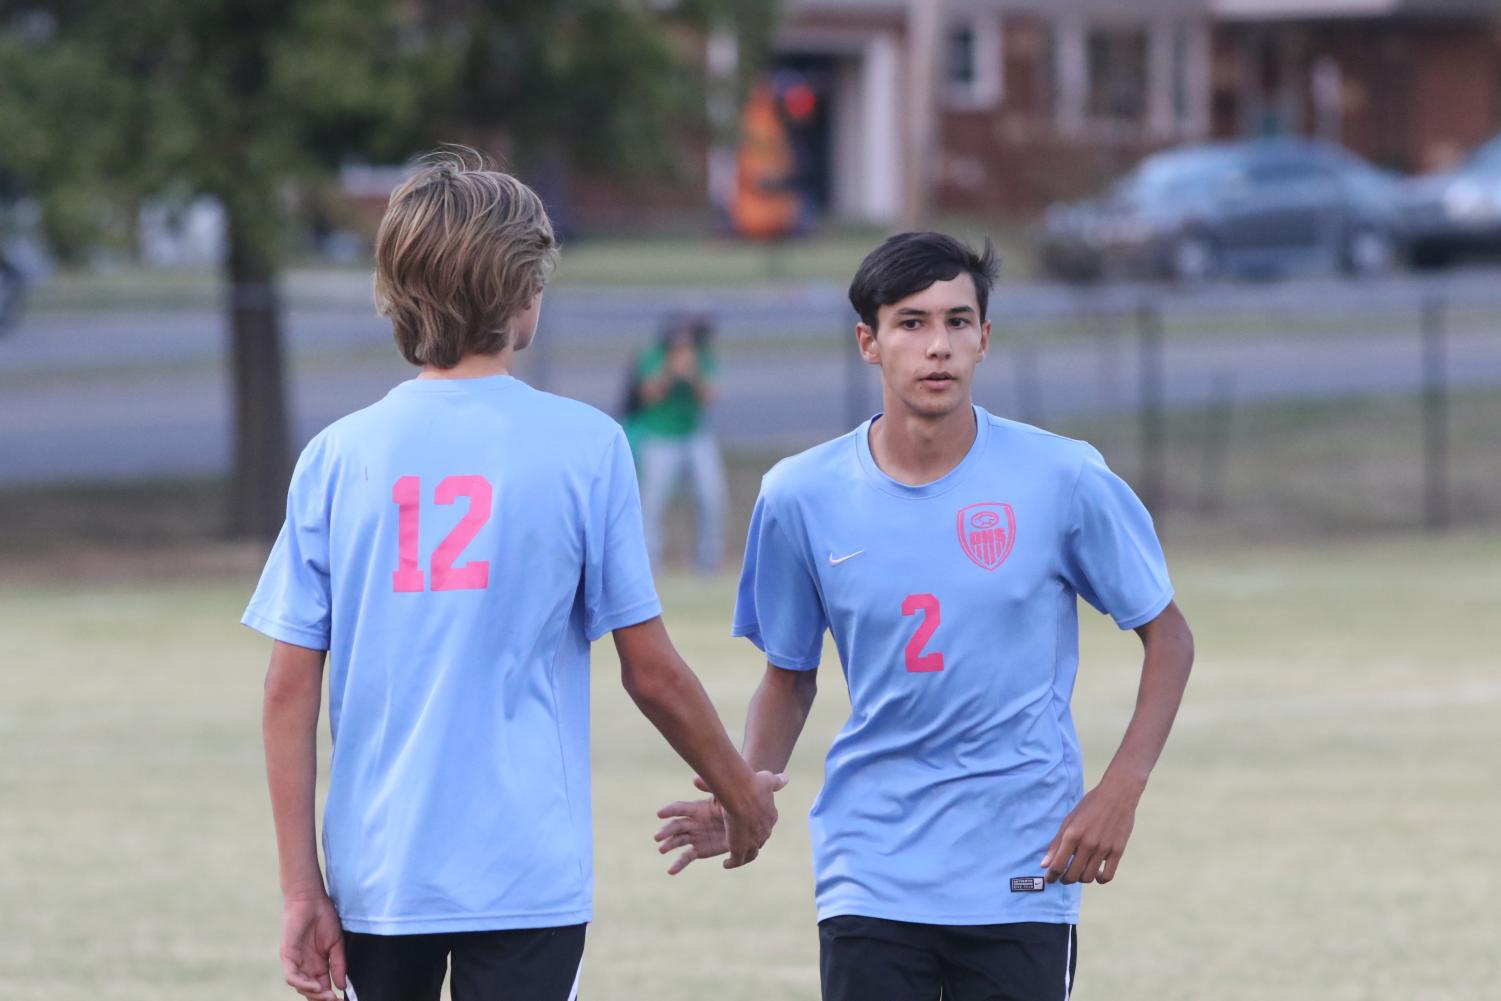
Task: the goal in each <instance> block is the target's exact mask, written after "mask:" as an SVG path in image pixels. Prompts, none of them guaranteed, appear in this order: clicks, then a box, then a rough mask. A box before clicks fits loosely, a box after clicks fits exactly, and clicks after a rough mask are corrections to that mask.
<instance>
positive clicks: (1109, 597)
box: [1063, 448, 1173, 629]
mask: <svg viewBox="0 0 1501 1001" xmlns="http://www.w3.org/2000/svg"><path fill="white" fill-rule="evenodd" d="M1065 532H1066V534H1065V538H1064V544H1063V577H1064V579H1065V580H1067V581H1068V583H1069V584H1070V585H1071V586H1072V587H1073V589H1074V590H1075V591H1077V592H1078V594H1079V595H1080V597H1082V598H1083V599H1084V600H1085V601H1087V602H1089V603H1090V604H1091V605H1093V606H1094V607H1095V608H1096V609H1098V610H1099V611H1101V612H1104V613H1106V614H1108V615H1109V616H1110V617H1111V618H1113V619H1114V620H1115V622H1116V625H1118V626H1120V628H1122V629H1135V628H1136V627H1137V626H1141V625H1145V624H1146V623H1148V622H1151V621H1152V620H1153V619H1155V618H1156V617H1157V616H1158V615H1160V614H1161V613H1162V610H1163V609H1164V608H1166V607H1167V606H1168V603H1169V602H1171V601H1172V600H1173V587H1172V583H1171V581H1169V579H1168V573H1167V560H1166V559H1165V558H1164V557H1163V555H1162V544H1161V543H1160V542H1159V541H1158V540H1157V532H1156V530H1155V529H1154V528H1153V526H1152V516H1151V515H1150V514H1149V513H1148V512H1147V509H1146V507H1145V506H1144V505H1143V504H1142V502H1141V501H1140V499H1138V498H1137V496H1136V494H1134V493H1133V492H1132V491H1131V488H1130V487H1129V486H1128V485H1127V484H1126V482H1125V481H1124V480H1122V479H1121V478H1120V477H1119V476H1117V475H1115V473H1113V472H1111V471H1110V467H1109V466H1107V465H1106V464H1105V460H1104V458H1102V457H1101V456H1100V453H1099V452H1097V451H1095V450H1094V449H1093V448H1090V449H1089V450H1088V454H1087V455H1086V456H1085V458H1084V462H1083V465H1082V468H1081V469H1080V471H1079V478H1078V481H1077V483H1076V485H1075V487H1074V494H1073V499H1072V501H1071V502H1070V505H1069V520H1068V524H1067V527H1066V529H1065Z"/></svg>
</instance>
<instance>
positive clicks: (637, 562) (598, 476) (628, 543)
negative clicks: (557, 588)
mask: <svg viewBox="0 0 1501 1001" xmlns="http://www.w3.org/2000/svg"><path fill="white" fill-rule="evenodd" d="M586 517H587V519H588V520H587V523H586V525H585V528H584V633H585V635H586V636H588V638H589V641H590V642H591V643H592V642H593V641H595V640H597V639H599V638H600V637H601V636H603V635H604V634H605V633H608V632H610V631H612V630H615V629H621V628H623V627H625V626H634V625H636V624H638V623H641V622H645V621H647V620H648V619H654V618H656V617H657V616H659V615H661V614H662V603H661V602H660V601H659V600H658V599H657V589H656V585H655V584H653V583H652V576H651V561H650V560H649V559H648V558H647V555H646V537H645V534H644V533H643V531H642V527H641V496H640V494H639V492H638V491H637V488H636V465H635V462H634V461H633V460H632V458H631V449H630V446H629V445H627V444H626V440H625V433H624V432H623V431H621V430H620V429H619V428H616V429H615V434H614V437H613V438H612V439H611V441H610V445H609V449H608V451H607V453H606V455H605V457H604V461H603V462H602V463H601V465H600V468H599V469H598V471H597V472H596V473H595V476H594V480H593V482H592V483H591V484H590V487H589V511H588V514H587V516H586Z"/></svg>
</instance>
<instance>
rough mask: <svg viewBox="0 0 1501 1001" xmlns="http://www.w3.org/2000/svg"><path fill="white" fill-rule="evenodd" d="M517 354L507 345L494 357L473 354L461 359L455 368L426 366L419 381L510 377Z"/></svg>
mask: <svg viewBox="0 0 1501 1001" xmlns="http://www.w3.org/2000/svg"><path fill="white" fill-rule="evenodd" d="M515 355H516V352H515V350H514V349H513V348H512V347H511V346H510V345H506V346H505V347H504V348H502V349H501V350H500V351H498V352H496V353H495V354H493V355H479V354H471V355H465V356H464V357H462V358H460V359H459V363H458V364H457V365H455V366H454V367H453V368H438V367H437V366H436V365H424V366H422V371H421V372H420V373H418V375H417V378H419V379H483V378H485V377H487V376H492V375H510V374H511V362H512V360H513V359H514V358H515Z"/></svg>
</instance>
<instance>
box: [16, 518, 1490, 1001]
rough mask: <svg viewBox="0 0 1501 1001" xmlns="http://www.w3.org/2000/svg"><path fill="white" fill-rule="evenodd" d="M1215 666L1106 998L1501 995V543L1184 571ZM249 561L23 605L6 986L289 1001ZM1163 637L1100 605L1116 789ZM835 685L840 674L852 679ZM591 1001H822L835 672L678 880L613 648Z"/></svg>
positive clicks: (1094, 701) (1094, 909)
mask: <svg viewBox="0 0 1501 1001" xmlns="http://www.w3.org/2000/svg"><path fill="white" fill-rule="evenodd" d="M1170 555H1171V556H1172V558H1173V561H1174V565H1175V575H1176V579H1177V584H1178V588H1179V597H1180V602H1181V604H1182V605H1183V607H1184V609H1185V610H1186V612H1187V613H1188V615H1189V616H1190V619H1191V621H1192V622H1193V624H1194V626H1195V630H1196V633H1197V637H1198V645H1199V660H1198V665H1197V668H1196V672H1195V677H1194V681H1193V683H1192V684H1191V686H1190V691H1189V699H1188V703H1187V706H1186V708H1185V710H1184V714H1183V716H1182V718H1181V721H1180V723H1179V725H1178V729H1177V732H1176V733H1175V734H1174V738H1173V741H1172V743H1171V744H1170V745H1169V748H1168V753H1167V755H1166V758H1165V760H1164V762H1163V764H1162V765H1161V766H1160V768H1159V769H1158V773H1157V775H1156V777H1155V778H1154V780H1153V784H1152V787H1151V788H1150V790H1149V791H1148V794H1147V797H1146V799H1145V801H1144V804H1143V808H1142V810H1141V813H1140V815H1139V816H1138V823H1137V829H1136V835H1135V838H1134V840H1133V843H1132V848H1131V851H1130V853H1129V855H1128V857H1127V859H1126V861H1125V863H1124V864H1123V866H1122V870H1121V877H1120V878H1119V879H1118V880H1117V881H1116V882H1115V883H1114V884H1113V885H1111V886H1110V887H1108V888H1091V889H1089V890H1088V891H1087V892H1086V894H1085V904H1084V920H1083V925H1082V928H1081V935H1080V943H1081V953H1080V965H1079V976H1078V989H1077V991H1076V993H1075V997H1076V998H1078V999H1081V1001H1176V999H1182V1001H1253V999H1254V1001H1262V999H1266V998H1279V999H1291V1001H1302V999H1308V1001H1314V999H1317V1001H1345V999H1349V1001H1354V999H1366V998H1369V999H1378V998H1379V999H1383V1001H1386V999H1403V1001H1443V999H1453V1001H1473V999H1481V998H1494V997H1498V996H1501V950H1498V949H1497V948H1496V943H1497V942H1498V941H1501V916H1498V909H1497V907H1496V903H1495V901H1496V900H1497V898H1498V896H1501V864H1498V862H1497V857H1496V852H1495V837H1496V831H1497V830H1501V783H1498V781H1497V776H1496V769H1497V766H1498V764H1501V654H1498V650H1501V620H1498V617H1497V616H1496V615H1495V601H1496V595H1497V594H1498V593H1501V536H1498V535H1497V534H1496V533H1494V532H1487V533H1480V532H1471V533H1468V534H1463V535H1459V536H1455V537H1450V538H1447V539H1444V540H1442V541H1434V540H1431V539H1427V538H1419V537H1416V536H1412V537H1401V538H1392V539H1388V540H1386V541H1381V542H1364V543H1341V544H1322V545H1307V546H1302V547H1299V548H1276V547H1267V546H1260V547H1255V548H1251V547H1246V548H1228V549H1227V548H1192V549H1189V550H1186V551H1174V552H1172V553H1171V554H1170ZM250 562H252V561H250V560H247V559H245V558H243V557H229V558H226V561H225V563H226V565H225V566H219V565H218V564H216V563H215V562H214V561H213V560H208V561H203V562H202V563H201V564H200V565H199V566H198V570H197V575H196V576H194V577H193V578H191V579H173V578H172V577H171V576H170V575H169V576H168V577H166V578H164V579H161V580H157V581H155V582H152V583H142V582H137V583H117V584H91V585H88V586H71V587H65V586H63V585H62V584H60V583H50V584H49V583H42V584H40V585H36V584H30V583H28V582H27V581H25V580H24V579H17V578H16V577H14V576H11V577H8V578H6V583H4V584H3V585H0V637H3V638H4V648H5V651H6V659H5V669H4V680H5V687H4V695H3V698H0V749H3V753H0V993H3V996H4V997H6V998H7V999H16V1001H24V999H42V998H46V999H49V1001H72V999H84V998H88V999H94V998H100V997H108V998H111V999H119V1001H134V999H146V998H151V999H160V1001H174V999H184V1001H186V999H199V998H209V997H212V998H216V999H221V1001H240V999H253V998H275V997H291V996H292V994H291V992H290V990H289V989H287V988H285V987H282V986H280V982H279V976H278V972H277V963H276V960H275V942H276V930H277V924H276V922H277V916H278V909H277V899H276V895H275V868H274V858H273V854H272V842H271V837H270V824H269V819H268V811H267V807H266V802H265V794H264V791H263V788H262V778H261V764H260V749H259V742H258V732H257V730H258V711H259V694H260V691H259V688H260V679H261V672H262V670H263V667H264V661H265V656H266V653H267V644H266V643H265V642H263V641H261V640H259V639H258V638H257V637H256V636H255V635H253V634H251V633H249V632H247V631H245V630H243V629H241V628H240V627H238V626H237V625H235V620H236V618H237V616H238V612H239V609H240V607H241V604H242V602H243V600H244V598H245V596H246V594H247V592H248V589H249V588H250V586H251V583H252V580H251V578H250V574H251V573H253V571H252V570H251V569H250ZM664 597H665V598H666V602H667V606H668V622H669V626H670V627H671V628H672V629H673V631H674V634H675V636H676V638H677V640H678V642H679V644H680V646H681V647H682V649H683V650H684V651H685V653H686V654H687V655H688V656H689V658H690V660H691V661H692V662H693V663H694V664H695V665H697V666H698V667H699V669H700V671H701V672H702V674H703V676H704V678H705V681H706V683H707V684H708V686H709V688H710V690H711V693H712V694H713V695H714V696H715V698H716V700H717V701H718V702H719V703H720V704H721V705H722V706H723V708H724V711H725V713H726V716H727V718H728V719H729V721H730V725H731V726H732V728H734V729H736V730H738V728H739V725H740V719H741V714H742V711H743V707H744V705H745V702H746V699H747V697H748V695H749V694H750V691H751V689H752V687H753V686H754V684H755V681H756V679H757V678H758V676H759V673H760V664H759V661H758V660H757V657H756V656H755V652H754V650H753V649H752V648H751V647H750V646H749V645H748V644H745V643H744V642H743V641H732V640H730V639H729V638H728V637H727V635H726V621H727V615H728V608H729V604H730V598H731V581H730V580H729V579H728V578H724V579H720V580H717V581H714V582H713V583H712V584H709V585H705V584H703V583H702V582H700V581H697V580H692V579H687V578H672V579H669V580H667V581H666V582H665V583H664ZM1136 649H1137V647H1136V644H1135V641H1134V639H1133V638H1132V637H1130V636H1129V635H1126V636H1122V635H1119V634H1117V633H1116V632H1115V631H1114V630H1113V629H1111V628H1108V626H1107V624H1106V623H1105V622H1104V621H1103V620H1102V619H1100V618H1099V617H1096V616H1093V615H1091V616H1089V618H1088V621H1087V623H1086V628H1085V654H1084V656H1085V665H1084V667H1083V669H1082V670H1081V674H1080V686H1079V688H1080V690H1079V694H1078V696H1077V698H1076V700H1075V706H1076V713H1077V717H1078V720H1079V724H1080V730H1081V734H1082V737H1083V740H1084V743H1085V746H1086V753H1087V755H1088V759H1089V764H1090V766H1091V772H1092V773H1095V774H1097V772H1098V770H1099V769H1100V768H1102V767H1103V765H1104V763H1105V761H1106V759H1107V757H1108V755H1109V753H1110V751H1111V750H1112V749H1113V746H1114V742H1115V741H1116V739H1117V738H1118V735H1119V733H1120V731H1121V728H1122V727H1123V725H1124V721H1125V719H1126V717H1127V714H1128V713H1129V711H1130V707H1131V702H1132V697H1133V690H1134V675H1135V662H1136V661H1135V653H1136ZM828 663H829V665H830V667H831V668H832V664H833V663H834V662H833V661H832V659H830V660H829V661H828ZM595 668H596V674H595V678H596V697H595V701H594V712H595V723H594V729H595V763H596V772H595V799H596V809H597V844H598V913H597V919H596V922H595V925H594V927H593V929H592V930H591V935H590V944H589V950H588V953H587V957H586V972H585V982H584V993H583V996H584V997H586V998H589V999H590V1001H626V999H639V998H657V999H662V1001H677V999H694V998H702V997H714V998H717V999H722V1001H774V999H783V998H786V999H805V998H815V997H816V996H817V986H816V985H817V978H816V937H815V934H814V928H813V911H812V902H811V882H810V878H809V863H808V845H807V837H806V833H805V828H804V823H803V815H804V813H805V811H806V809H807V806H808V804H809V802H810V801H811V798H812V796H813V794H814V792H815V791H816V789H817V785H818V781H819V774H820V761H821V757H822V752H823V750H824V748H825V747H826V746H827V743H828V740H829V738H830V737H831V736H832V734H833V733H834V731H835V730H836V729H837V728H838V726H839V725H840V723H841V722H842V718H843V710H844V709H845V707H846V705H847V703H846V702H845V698H844V694H843V690H842V681H841V680H840V679H839V677H838V674H837V672H836V671H834V670H832V669H830V670H827V671H826V672H825V676H824V688H823V692H822V694H821V696H820V699H819V702H818V704H817V705H816V707H815V711H814V717H813V720H812V721H811V723H810V725H809V728H808V732H807V733H806V735H805V737H804V739H803V742H802V746H801V747H800V748H799V751H798V754H797V757H796V759H795V761H794V764H793V768H792V772H793V782H792V785H791V786H790V787H789V789H788V790H787V792H786V793H785V794H784V799H783V818H784V822H783V824H782V826H781V827H780V828H779V830H778V833H777V835H776V837H775V838H774V840H773V841H772V843H771V844H770V845H769V846H768V850H767V852H766V853H765V855H764V856H763V857H762V859H761V860H760V861H758V862H756V863H755V865H754V866H752V867H751V868H749V869H746V870H742V871H739V872H733V873H725V872H722V871H720V870H719V869H718V868H717V867H716V866H714V865H713V864H704V863H700V864H698V865H695V866H693V867H691V868H690V869H689V870H688V872H686V873H685V874H684V875H682V876H680V877H677V878H676V879H668V878H667V877H666V876H665V875H663V869H664V868H665V864H664V862H663V861H662V860H661V859H660V858H659V857H658V856H657V855H656V854H655V852H654V850H653V846H652V843H651V833H652V831H653V830H654V828H655V824H656V822H655V820H654V818H653V816H652V814H653V812H654V811H655V809H656V807H657V806H658V805H659V804H660V803H661V802H663V801H665V800H667V799H670V798H676V797H678V796H680V795H683V794H684V793H685V792H686V788H687V787H686V784H685V781H686V774H685V770H684V768H683V766H682V765H680V764H678V763H676V762H675V760H674V759H673V758H672V756H671V755H670V753H669V752H668V751H667V750H666V749H665V746H664V745H663V744H662V743H661V742H660V740H659V739H658V738H656V736H655V735H654V734H653V733H652V732H651V731H650V729H649V728H648V727H647V725H646V724H645V723H644V722H643V721H642V720H641V718H640V717H639V716H638V715H637V714H636V713H635V711H634V710H633V709H632V707H631V706H630V704H629V703H628V701H627V700H626V698H625V696H624V695H623V693H622V692H621V691H620V688H619V685H618V682H617V681H616V679H615V674H614V665H613V656H612V654H611V653H610V650H609V644H608V643H606V644H604V645H602V646H601V647H600V648H599V650H598V654H597V657H596V664H595Z"/></svg>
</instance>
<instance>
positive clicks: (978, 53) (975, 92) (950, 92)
mask: <svg viewBox="0 0 1501 1001" xmlns="http://www.w3.org/2000/svg"><path fill="white" fill-rule="evenodd" d="M943 80H944V88H943V90H944V102H945V103H946V104H947V105H948V106H949V107H950V108H954V109H956V110H961V111H964V110H968V111H980V110H984V109H986V108H991V107H994V106H995V104H996V102H998V101H999V100H1000V99H1001V23H1000V19H999V18H998V17H997V16H996V15H995V14H994V13H990V14H975V15H973V16H969V17H963V18H959V19H957V20H953V21H950V22H949V28H948V31H947V33H946V34H945V35H944V51H943Z"/></svg>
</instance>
